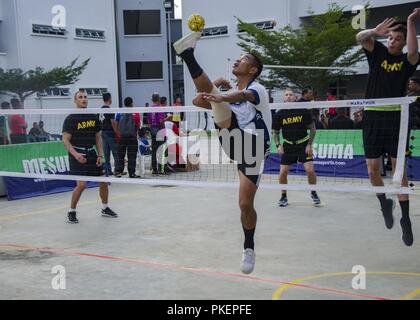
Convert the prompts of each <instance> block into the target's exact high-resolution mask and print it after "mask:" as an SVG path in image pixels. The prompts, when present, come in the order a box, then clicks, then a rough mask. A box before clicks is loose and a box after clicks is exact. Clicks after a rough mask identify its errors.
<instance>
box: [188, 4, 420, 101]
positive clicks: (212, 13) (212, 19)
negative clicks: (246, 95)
mask: <svg viewBox="0 0 420 320" xmlns="http://www.w3.org/2000/svg"><path fill="white" fill-rule="evenodd" d="M333 2H335V3H337V4H338V5H340V6H343V7H345V11H350V12H351V11H352V9H353V7H354V6H355V5H360V4H363V2H362V1H360V0H345V1H342V0H335V1H326V0H322V1H319V0H317V1H315V0H299V1H296V0H281V1H279V0H259V1H253V0H229V1H226V0H213V1H196V0H183V2H182V16H183V19H184V21H183V33H184V34H187V33H188V32H190V31H189V30H188V27H187V25H186V21H187V19H188V17H189V16H190V15H191V14H192V13H199V14H201V15H202V16H203V17H204V18H205V20H206V29H207V28H209V29H207V30H206V31H205V33H204V35H203V37H202V40H200V42H199V43H198V45H197V49H196V57H197V60H198V62H199V63H200V64H201V66H202V67H203V69H204V70H205V71H206V72H207V73H208V74H209V76H210V78H211V79H214V78H216V77H219V76H224V77H226V78H228V79H231V78H232V75H231V67H232V64H233V62H234V59H236V58H238V57H239V56H240V55H241V53H242V50H241V48H240V47H239V46H238V45H237V43H238V42H239V41H240V39H239V38H238V37H237V34H238V28H237V22H236V18H235V17H238V18H240V19H241V20H243V21H245V22H250V23H257V24H258V25H259V26H260V27H262V28H265V29H267V30H273V29H274V30H278V29H279V28H282V27H284V26H286V25H288V24H290V25H292V26H293V27H298V26H299V24H300V22H301V21H302V19H305V18H306V17H307V16H308V11H309V10H311V11H313V12H315V13H316V14H320V13H323V12H325V11H326V10H327V8H328V5H329V4H330V3H333ZM370 5H371V7H372V10H371V14H370V17H369V20H368V21H367V27H368V28H369V27H374V26H376V25H377V24H378V23H379V22H381V21H382V20H384V19H385V18H386V17H395V16H399V17H402V18H404V19H406V17H407V16H408V14H409V13H410V12H412V10H413V8H415V7H418V6H419V5H420V3H419V1H409V0H371V1H370ZM273 20H274V21H276V25H273V24H271V23H270V21H273ZM418 27H419V28H418V29H417V31H418V32H419V33H420V24H419V26H418ZM357 67H358V68H362V69H365V70H366V71H365V72H361V74H360V75H357V76H355V80H356V81H351V83H350V82H349V83H347V84H344V85H343V84H340V88H338V89H341V91H340V93H341V94H347V95H350V96H360V95H363V92H364V87H365V83H366V72H367V66H364V65H363V64H362V65H358V66H357ZM184 74H185V100H186V104H189V103H191V101H192V98H193V96H194V94H195V89H194V85H193V83H192V79H191V77H190V76H189V73H188V71H187V69H184ZM341 86H342V87H341ZM336 89H337V88H336ZM274 97H275V101H276V102H277V101H279V97H278V95H275V96H274Z"/></svg>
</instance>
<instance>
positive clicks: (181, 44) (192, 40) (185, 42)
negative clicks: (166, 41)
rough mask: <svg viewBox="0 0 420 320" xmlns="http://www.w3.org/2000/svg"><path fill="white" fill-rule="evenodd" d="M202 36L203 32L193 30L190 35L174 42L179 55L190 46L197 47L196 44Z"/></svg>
mask: <svg viewBox="0 0 420 320" xmlns="http://www.w3.org/2000/svg"><path fill="white" fill-rule="evenodd" d="M200 38H201V32H193V33H190V34H189V35H187V36H185V37H183V38H181V39H179V40H178V41H177V42H175V43H174V49H175V51H176V53H177V54H178V55H180V54H181V53H183V52H184V51H185V50H187V49H188V48H192V49H195V44H196V43H197V41H198V40H199V39H200Z"/></svg>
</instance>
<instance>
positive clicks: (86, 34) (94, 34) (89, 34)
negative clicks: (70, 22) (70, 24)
mask: <svg viewBox="0 0 420 320" xmlns="http://www.w3.org/2000/svg"><path fill="white" fill-rule="evenodd" d="M76 37H77V38H84V39H105V31H100V30H90V29H81V28H76Z"/></svg>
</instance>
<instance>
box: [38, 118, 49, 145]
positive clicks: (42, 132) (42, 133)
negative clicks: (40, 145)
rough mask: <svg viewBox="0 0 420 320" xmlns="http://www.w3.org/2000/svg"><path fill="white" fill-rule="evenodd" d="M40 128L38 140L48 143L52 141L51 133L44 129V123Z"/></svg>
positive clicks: (41, 123) (41, 122)
mask: <svg viewBox="0 0 420 320" xmlns="http://www.w3.org/2000/svg"><path fill="white" fill-rule="evenodd" d="M38 126H39V132H40V135H39V137H38V140H39V141H48V140H49V139H50V134H49V132H47V131H45V129H44V121H40V122H39V125H38Z"/></svg>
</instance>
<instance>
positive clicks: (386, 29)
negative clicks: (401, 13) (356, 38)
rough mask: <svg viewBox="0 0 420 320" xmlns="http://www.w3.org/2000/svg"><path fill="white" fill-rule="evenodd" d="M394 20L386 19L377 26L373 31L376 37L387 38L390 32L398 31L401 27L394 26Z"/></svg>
mask: <svg viewBox="0 0 420 320" xmlns="http://www.w3.org/2000/svg"><path fill="white" fill-rule="evenodd" d="M395 22H396V21H395V19H394V18H386V19H385V20H384V21H383V22H381V23H380V24H378V25H377V26H376V28H375V29H374V31H375V33H376V35H378V36H385V37H386V36H388V35H389V33H390V32H391V31H394V30H395V29H398V28H399V27H400V26H401V25H400V24H398V25H394V24H395Z"/></svg>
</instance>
